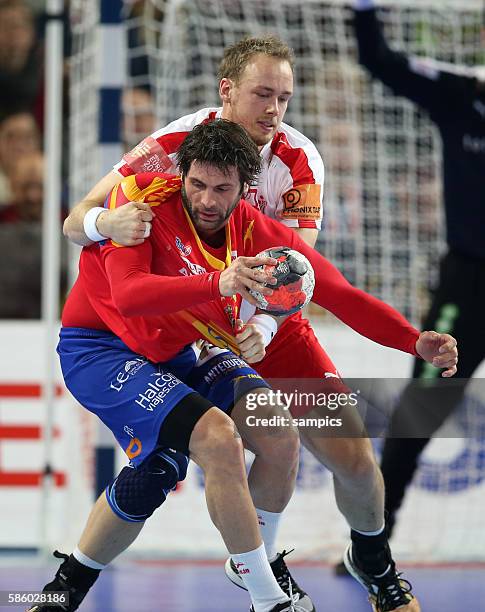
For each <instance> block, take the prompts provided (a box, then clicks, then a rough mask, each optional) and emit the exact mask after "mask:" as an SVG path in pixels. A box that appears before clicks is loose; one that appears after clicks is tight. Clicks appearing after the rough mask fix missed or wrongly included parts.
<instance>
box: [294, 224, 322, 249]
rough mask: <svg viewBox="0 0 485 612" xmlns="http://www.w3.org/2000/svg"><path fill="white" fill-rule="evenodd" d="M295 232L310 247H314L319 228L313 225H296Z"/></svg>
mask: <svg viewBox="0 0 485 612" xmlns="http://www.w3.org/2000/svg"><path fill="white" fill-rule="evenodd" d="M293 231H294V232H295V234H296V235H297V236H298V237H299V238H301V240H303V242H305V243H306V244H308V246H309V247H311V248H313V247H314V246H315V243H316V242H317V238H318V230H317V229H316V228H313V227H294V228H293Z"/></svg>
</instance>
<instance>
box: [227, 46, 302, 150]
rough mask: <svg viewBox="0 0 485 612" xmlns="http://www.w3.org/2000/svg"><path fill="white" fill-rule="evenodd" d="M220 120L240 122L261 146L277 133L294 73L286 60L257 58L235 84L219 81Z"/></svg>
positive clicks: (248, 65) (289, 95)
mask: <svg viewBox="0 0 485 612" xmlns="http://www.w3.org/2000/svg"><path fill="white" fill-rule="evenodd" d="M220 94H221V97H222V101H223V111H222V117H223V118H224V119H230V120H231V121H234V122H235V123H239V124H240V125H242V126H243V127H244V128H246V130H247V132H248V133H249V135H250V136H251V138H252V139H253V140H254V142H255V143H256V144H257V145H258V146H260V147H263V146H264V145H265V144H267V143H268V142H270V141H271V140H272V139H273V137H274V135H275V133H276V131H277V130H278V128H279V126H280V124H281V122H282V120H283V117H284V116H285V113H286V109H287V107H288V102H289V99H290V98H291V96H292V94H293V71H292V69H291V66H290V64H289V63H288V62H287V61H285V60H280V59H278V58H274V57H269V56H267V55H262V54H259V55H256V56H254V58H253V59H252V60H251V61H250V62H249V63H248V64H247V65H246V67H245V68H244V71H243V73H242V75H241V77H240V79H239V81H238V82H237V83H234V82H233V81H231V80H230V79H222V80H221V84H220Z"/></svg>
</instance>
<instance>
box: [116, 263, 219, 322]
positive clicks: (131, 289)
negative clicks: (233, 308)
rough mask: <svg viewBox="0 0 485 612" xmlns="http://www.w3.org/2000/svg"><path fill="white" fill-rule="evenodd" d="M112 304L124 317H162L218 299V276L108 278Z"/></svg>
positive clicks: (128, 276) (131, 275)
mask: <svg viewBox="0 0 485 612" xmlns="http://www.w3.org/2000/svg"><path fill="white" fill-rule="evenodd" d="M108 276H110V283H111V294H112V298H113V302H114V304H115V306H116V308H117V310H118V311H119V312H120V314H121V315H123V316H124V317H135V316H147V317H148V316H163V315H167V314H171V313H174V312H178V311H179V310H184V309H185V308H189V307H191V306H195V305H197V304H203V303H205V302H210V301H212V300H216V299H218V298H220V293H219V276H220V272H211V273H209V274H199V275H196V276H183V277H173V276H159V275H156V274H149V273H143V272H134V273H132V274H126V275H123V278H118V277H117V276H115V277H114V278H113V275H110V274H109V272H108Z"/></svg>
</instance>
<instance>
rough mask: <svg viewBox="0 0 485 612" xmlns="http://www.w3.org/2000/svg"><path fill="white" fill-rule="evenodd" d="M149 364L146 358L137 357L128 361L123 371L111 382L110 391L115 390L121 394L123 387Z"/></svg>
mask: <svg viewBox="0 0 485 612" xmlns="http://www.w3.org/2000/svg"><path fill="white" fill-rule="evenodd" d="M147 363H148V360H147V359H145V358H144V357H137V358H136V359H130V360H129V361H127V362H126V363H125V365H124V367H123V369H122V370H121V372H118V374H117V375H116V378H115V380H114V381H111V384H110V386H109V388H110V389H113V390H114V391H116V392H118V393H119V392H120V391H121V389H123V385H124V384H125V382H126V381H127V380H128V379H129V378H130V377H131V376H135V374H136V373H137V372H138V371H139V370H141V368H142V367H143V366H144V365H146V364H147Z"/></svg>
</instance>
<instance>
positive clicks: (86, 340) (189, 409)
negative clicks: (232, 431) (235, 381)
mask: <svg viewBox="0 0 485 612" xmlns="http://www.w3.org/2000/svg"><path fill="white" fill-rule="evenodd" d="M58 353H59V356H60V360H61V368H62V371H63V375H64V380H65V382H66V386H67V388H68V389H69V391H70V392H71V393H72V395H73V396H74V398H75V399H76V400H77V401H78V402H79V403H80V404H81V405H82V406H84V407H85V408H87V409H88V410H89V411H91V412H93V413H94V414H96V415H97V416H98V417H99V418H100V419H101V420H102V421H103V423H105V425H106V426H107V427H108V428H109V429H110V430H111V431H112V433H113V435H114V436H115V438H116V440H117V441H118V443H119V445H120V446H121V448H122V449H123V450H124V451H125V453H126V455H127V457H128V458H129V459H130V461H131V462H132V464H133V465H139V464H141V463H142V462H143V461H144V460H145V459H146V458H147V457H148V456H149V455H150V454H151V453H152V452H153V451H154V450H155V449H157V448H158V447H160V446H170V447H172V448H175V449H176V450H180V451H182V452H185V451H186V450H187V448H188V437H189V436H190V433H191V431H192V429H193V427H194V425H195V423H196V422H197V420H198V419H199V418H200V416H201V415H202V414H203V413H204V412H205V411H206V410H208V409H209V408H210V407H211V404H210V402H208V401H207V400H205V399H203V398H199V397H198V395H197V394H196V393H195V392H194V390H193V389H192V388H190V386H188V385H187V384H186V383H185V382H183V381H182V380H181V379H180V378H179V377H178V376H177V375H176V374H175V373H177V374H179V375H183V374H185V373H187V372H189V371H190V369H191V368H192V366H193V364H194V363H195V354H194V353H193V351H192V352H191V349H186V350H185V351H183V352H182V353H181V354H179V355H177V357H176V358H174V359H173V360H170V361H168V362H166V363H164V364H154V363H152V362H150V361H148V359H146V358H145V357H143V356H141V355H137V354H136V353H134V352H133V351H131V350H130V349H129V348H128V347H127V346H126V345H125V344H124V343H123V342H122V341H121V340H119V338H117V337H116V336H114V335H112V334H109V333H107V332H96V331H95V330H78V329H75V328H64V329H63V330H61V339H60V342H59V346H58ZM174 409H176V410H175V412H174V414H171V413H172V411H174ZM167 419H168V422H169V424H172V423H173V427H172V426H171V431H172V437H171V438H166V439H164V440H163V441H162V442H161V441H160V431H161V429H162V425H163V424H164V423H165V422H166V421H167ZM176 432H178V437H175V433H176ZM187 452H188V451H187Z"/></svg>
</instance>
